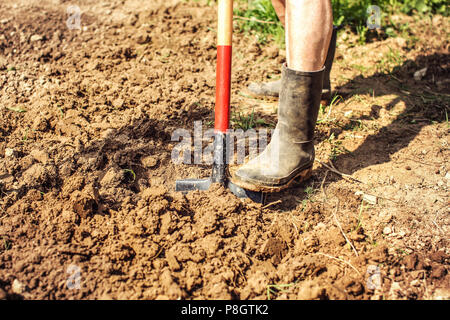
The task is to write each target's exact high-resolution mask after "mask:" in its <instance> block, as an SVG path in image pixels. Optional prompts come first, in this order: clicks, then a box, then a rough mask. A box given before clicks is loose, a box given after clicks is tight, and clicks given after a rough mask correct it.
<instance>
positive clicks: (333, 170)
mask: <svg viewBox="0 0 450 320" xmlns="http://www.w3.org/2000/svg"><path fill="white" fill-rule="evenodd" d="M314 161H317V162H318V163H320V164H321V165H323V166H324V167H325V168H327V169H328V170H330V171H331V172H334V173H336V174H338V175H340V176H341V177H343V178H346V179H349V180H352V181H355V182H359V183H362V184H365V183H364V182H362V181H359V180H358V179H355V178H353V177H352V176H351V175H349V174H345V173H342V172H340V171H338V170H337V169H335V168H334V166H333V167H330V166H329V165H327V164H325V163H323V162H322V161H320V160H317V159H315V160H314Z"/></svg>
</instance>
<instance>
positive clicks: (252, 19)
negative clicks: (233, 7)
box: [233, 16, 276, 24]
mask: <svg viewBox="0 0 450 320" xmlns="http://www.w3.org/2000/svg"><path fill="white" fill-rule="evenodd" d="M233 19H238V20H245V21H251V22H259V23H266V24H276V22H273V21H264V20H259V19H256V18H246V17H241V16H233Z"/></svg>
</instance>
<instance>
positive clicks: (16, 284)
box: [11, 279, 25, 294]
mask: <svg viewBox="0 0 450 320" xmlns="http://www.w3.org/2000/svg"><path fill="white" fill-rule="evenodd" d="M11 289H12V291H13V292H14V293H16V294H22V293H23V292H24V291H25V285H24V284H23V283H22V282H20V281H19V280H17V279H14V281H13V283H12V286H11Z"/></svg>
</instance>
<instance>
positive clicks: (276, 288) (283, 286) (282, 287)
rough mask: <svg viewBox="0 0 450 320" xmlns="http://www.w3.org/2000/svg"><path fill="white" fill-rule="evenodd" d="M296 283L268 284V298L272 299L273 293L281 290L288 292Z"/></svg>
mask: <svg viewBox="0 0 450 320" xmlns="http://www.w3.org/2000/svg"><path fill="white" fill-rule="evenodd" d="M294 285H296V283H295V282H294V283H288V284H269V285H268V286H267V300H270V299H271V294H273V295H275V294H277V293H279V292H287V291H288V290H289V288H291V287H292V286H294Z"/></svg>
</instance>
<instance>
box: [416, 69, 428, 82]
mask: <svg viewBox="0 0 450 320" xmlns="http://www.w3.org/2000/svg"><path fill="white" fill-rule="evenodd" d="M427 70H428V68H423V69H420V70H417V71H416V72H414V80H416V81H420V80H422V78H423V77H425V75H426V74H427Z"/></svg>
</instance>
